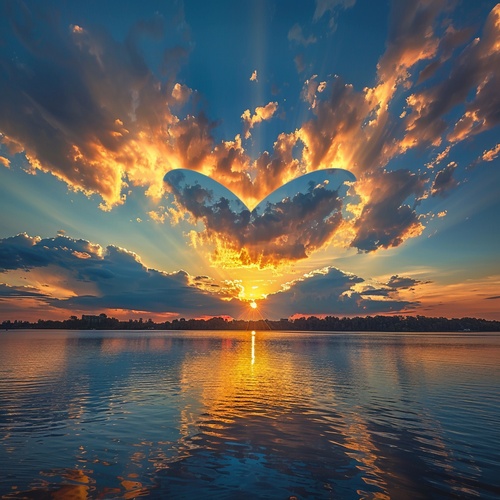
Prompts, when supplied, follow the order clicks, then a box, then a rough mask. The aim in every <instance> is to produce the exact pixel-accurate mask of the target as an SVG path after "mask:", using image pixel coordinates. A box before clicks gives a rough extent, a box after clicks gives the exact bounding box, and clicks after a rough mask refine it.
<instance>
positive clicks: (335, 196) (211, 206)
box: [165, 170, 354, 268]
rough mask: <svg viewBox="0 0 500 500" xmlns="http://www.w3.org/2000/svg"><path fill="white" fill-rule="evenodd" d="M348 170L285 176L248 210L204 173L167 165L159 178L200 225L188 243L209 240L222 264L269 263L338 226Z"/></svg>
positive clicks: (317, 242)
mask: <svg viewBox="0 0 500 500" xmlns="http://www.w3.org/2000/svg"><path fill="white" fill-rule="evenodd" d="M353 180H354V177H353V176H352V174H350V173H349V172H346V171H341V170H325V171H321V172H314V173H310V174H308V175H306V176H304V177H302V178H299V179H296V180H295V181H291V182H290V183H289V184H288V185H285V186H283V187H282V188H281V189H278V190H277V191H276V192H274V193H273V194H272V195H271V196H270V197H268V198H266V199H265V200H263V201H262V202H261V203H260V204H259V205H258V206H257V207H256V208H255V209H254V210H253V211H250V210H249V209H248V208H247V207H246V206H244V204H243V203H242V202H241V201H240V200H239V199H237V198H236V197H235V196H234V195H233V194H232V193H230V192H229V191H227V190H225V189H224V188H223V187H222V186H221V185H219V184H218V183H216V182H215V181H213V180H211V179H209V178H208V177H205V176H202V175H200V174H195V173H194V172H189V171H179V170H177V171H171V172H169V173H168V174H167V175H166V176H165V182H166V183H167V185H168V186H169V190H170V191H171V192H172V194H173V196H174V199H175V203H176V205H177V207H178V209H179V210H180V211H181V212H182V213H185V212H186V213H188V214H190V216H191V218H192V222H193V223H197V222H202V223H203V226H204V229H203V230H202V231H200V232H198V233H192V243H193V244H194V245H196V246H197V245H200V246H203V247H205V246H212V247H213V251H212V259H213V261H216V262H217V264H218V265H219V266H224V267H241V266H256V267H260V268H263V267H275V266H278V265H280V264H282V263H286V262H290V261H296V260H299V259H304V258H306V257H307V256H308V255H309V254H310V253H311V252H313V251H315V250H317V249H319V248H322V247H323V246H324V245H325V244H327V243H328V242H330V241H331V239H332V238H333V237H334V236H335V235H336V234H337V233H338V232H339V231H341V229H342V225H343V214H342V209H343V198H344V197H345V195H346V191H347V188H348V185H347V184H346V182H347V183H348V182H352V181H353Z"/></svg>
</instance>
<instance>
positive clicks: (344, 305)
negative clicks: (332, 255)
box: [263, 267, 415, 315]
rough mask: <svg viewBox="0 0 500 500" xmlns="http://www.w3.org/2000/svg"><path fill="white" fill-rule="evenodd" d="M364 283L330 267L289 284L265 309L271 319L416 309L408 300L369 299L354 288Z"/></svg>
mask: <svg viewBox="0 0 500 500" xmlns="http://www.w3.org/2000/svg"><path fill="white" fill-rule="evenodd" d="M363 282H364V280H363V279H362V278H360V277H358V276H355V275H352V274H348V273H345V272H343V271H341V270H340V269H337V268H334V267H328V268H325V269H321V270H317V271H314V272H312V273H309V274H307V275H305V276H304V278H302V279H300V280H296V281H293V282H291V283H288V284H287V286H286V288H285V289H284V290H283V291H280V292H277V293H275V294H272V295H269V296H268V297H267V299H266V301H265V302H264V303H263V308H265V312H266V313H267V311H269V314H270V315H272V314H276V312H275V311H279V312H281V314H283V313H286V315H292V314H304V315H314V314H330V315H356V314H372V313H380V312H386V313H387V312H392V311H403V310H405V309H407V308H410V307H413V306H415V303H413V302H408V301H404V300H398V299H388V298H386V297H383V298H382V299H380V300H377V299H376V298H373V297H365V296H364V294H363V291H356V289H355V288H354V286H355V285H357V286H358V287H359V285H361V284H362V283H363ZM367 293H368V294H369V295H377V294H376V293H371V294H370V293H369V292H367ZM381 295H382V294H381Z"/></svg>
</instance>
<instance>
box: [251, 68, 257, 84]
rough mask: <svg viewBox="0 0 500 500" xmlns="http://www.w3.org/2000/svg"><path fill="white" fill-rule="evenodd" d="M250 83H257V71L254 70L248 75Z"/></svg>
mask: <svg viewBox="0 0 500 500" xmlns="http://www.w3.org/2000/svg"><path fill="white" fill-rule="evenodd" d="M250 81H251V82H258V81H259V77H258V76H257V70H256V69H254V70H253V73H252V74H251V75H250Z"/></svg>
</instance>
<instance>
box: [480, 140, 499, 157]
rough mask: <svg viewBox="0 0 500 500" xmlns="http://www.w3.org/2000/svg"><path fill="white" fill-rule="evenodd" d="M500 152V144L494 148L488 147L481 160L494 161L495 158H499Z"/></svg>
mask: <svg viewBox="0 0 500 500" xmlns="http://www.w3.org/2000/svg"><path fill="white" fill-rule="evenodd" d="M499 154H500V144H497V145H496V146H495V147H494V148H491V149H488V150H487V151H484V152H483V154H482V156H481V160H482V161H493V160H494V159H495V158H498V155H499Z"/></svg>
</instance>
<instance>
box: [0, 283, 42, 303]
mask: <svg viewBox="0 0 500 500" xmlns="http://www.w3.org/2000/svg"><path fill="white" fill-rule="evenodd" d="M33 297H35V298H49V295H46V294H44V293H41V292H40V291H39V290H37V289H36V288H34V287H31V286H10V285H7V284H5V283H0V300H1V299H6V298H7V299H8V298H16V299H26V298H33Z"/></svg>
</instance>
